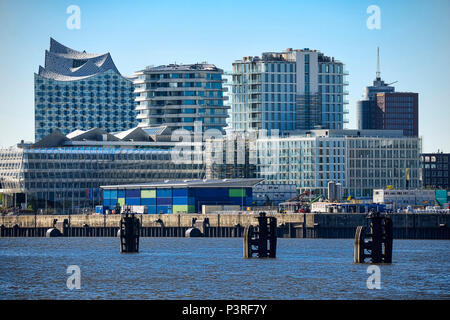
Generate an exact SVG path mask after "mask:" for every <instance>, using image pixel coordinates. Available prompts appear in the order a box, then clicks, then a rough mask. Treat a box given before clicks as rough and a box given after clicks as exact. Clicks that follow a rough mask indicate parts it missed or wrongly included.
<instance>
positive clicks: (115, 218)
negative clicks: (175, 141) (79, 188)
mask: <svg viewBox="0 0 450 320" xmlns="http://www.w3.org/2000/svg"><path fill="white" fill-rule="evenodd" d="M269 215H271V216H275V217H276V218H277V224H278V231H277V232H278V237H280V238H353V237H354V234H355V230H356V227H357V226H360V225H362V226H365V225H366V223H367V219H366V214H359V213H306V214H303V213H300V214H299V213H295V214H289V213H286V214H269ZM137 216H138V217H139V218H140V219H141V222H142V233H141V236H144V237H146V236H148V237H184V235H185V231H186V230H187V229H188V228H190V227H192V226H193V223H194V222H195V221H193V219H197V224H198V223H199V222H201V221H203V220H204V219H205V218H208V220H209V224H208V225H207V226H205V230H204V234H205V236H207V237H208V236H209V237H241V236H242V234H243V229H244V227H245V226H248V225H250V224H254V225H256V224H257V220H256V217H257V216H258V215H257V214H256V213H254V214H249V213H242V214H206V215H203V214H156V215H155V214H143V215H140V214H139V215H137ZM390 217H391V218H392V221H393V233H394V238H397V239H450V231H449V230H450V229H449V226H450V214H438V213H428V214H417V213H415V214H406V213H401V214H391V215H390ZM64 220H67V222H68V224H67V226H66V227H65V233H64V234H65V235H66V236H115V235H116V234H117V230H118V228H119V221H120V215H70V216H68V215H36V216H35V215H27V216H1V217H0V229H1V230H0V231H1V233H0V237H12V236H45V232H46V230H48V229H49V228H52V227H55V225H56V224H57V223H59V224H61V223H62V222H63V221H64ZM55 222H56V223H55Z"/></svg>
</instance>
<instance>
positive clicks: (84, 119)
mask: <svg viewBox="0 0 450 320" xmlns="http://www.w3.org/2000/svg"><path fill="white" fill-rule="evenodd" d="M34 90H35V141H39V140H41V139H42V138H44V137H45V136H47V135H48V134H50V133H52V132H53V131H54V130H55V129H58V130H59V131H60V132H61V133H63V134H68V133H70V132H72V131H74V130H76V129H81V130H86V129H88V128H93V127H98V128H101V129H103V130H105V131H106V132H116V131H120V130H127V129H130V128H132V127H135V126H136V125H137V120H136V111H135V102H134V95H133V83H132V81H131V80H129V79H127V78H126V77H123V76H122V75H121V74H120V73H119V71H118V70H117V68H116V66H115V65H114V62H113V60H112V58H111V55H110V54H109V53H105V54H93V53H86V52H85V51H83V52H81V51H76V50H73V49H70V48H68V47H66V46H63V45H62V44H60V43H58V42H57V41H55V40H54V39H52V38H50V50H46V51H45V66H44V67H42V66H40V67H39V72H38V73H37V74H35V75H34Z"/></svg>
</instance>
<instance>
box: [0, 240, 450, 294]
mask: <svg viewBox="0 0 450 320" xmlns="http://www.w3.org/2000/svg"><path fill="white" fill-rule="evenodd" d="M449 253H450V241H448V240H442V241H440V240H394V251H393V263H392V264H390V265H380V266H379V267H380V275H381V278H380V279H381V288H380V289H372V290H369V289H368V287H367V279H368V277H369V276H370V274H368V273H367V267H368V266H369V265H364V264H354V263H353V240H351V239H278V247H277V258H276V259H244V258H243V257H242V239H239V238H141V239H140V252H139V253H137V254H120V253H119V239H117V238H2V239H0V299H199V300H202V299H450V255H449ZM70 265H76V266H78V267H79V268H80V289H72V290H70V289H69V288H68V287H67V283H66V282H67V279H68V277H70V276H71V274H68V273H67V268H68V266H70ZM71 283H75V282H71Z"/></svg>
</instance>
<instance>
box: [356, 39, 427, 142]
mask: <svg viewBox="0 0 450 320" xmlns="http://www.w3.org/2000/svg"><path fill="white" fill-rule="evenodd" d="M380 74H381V73H380V50H379V48H378V54H377V74H376V79H375V81H373V85H372V86H368V87H366V88H365V90H364V98H363V99H362V100H359V101H358V102H357V103H356V123H357V128H358V129H359V130H366V129H375V130H383V129H394V130H404V133H405V135H408V136H417V135H418V127H419V123H418V122H419V118H418V94H417V93H411V92H395V87H393V86H391V84H393V83H395V82H393V83H391V84H386V83H385V82H384V81H383V80H382V79H381V76H380Z"/></svg>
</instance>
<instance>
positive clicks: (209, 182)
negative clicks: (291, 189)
mask: <svg viewBox="0 0 450 320" xmlns="http://www.w3.org/2000/svg"><path fill="white" fill-rule="evenodd" d="M262 181H264V179H218V180H213V179H203V180H165V181H161V182H149V183H140V184H123V185H112V186H100V188H102V189H119V188H120V189H139V188H228V187H236V188H250V187H253V186H254V185H256V184H258V183H260V182H262Z"/></svg>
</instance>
